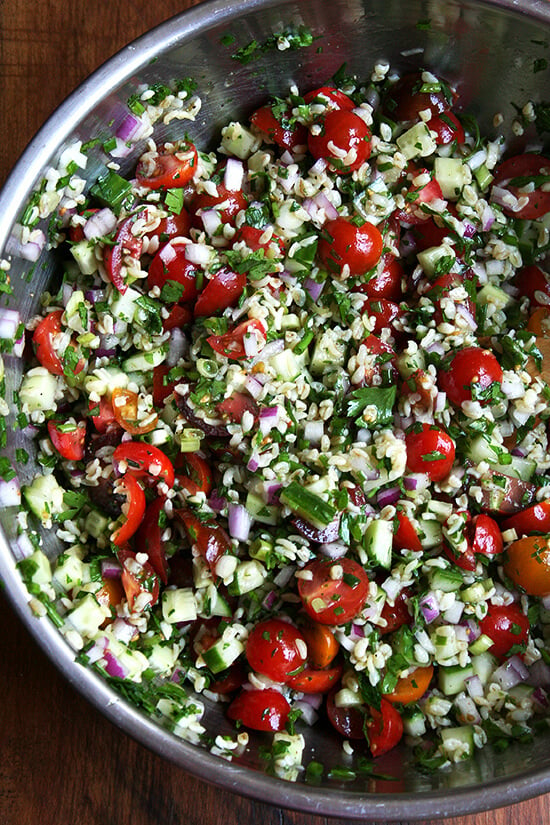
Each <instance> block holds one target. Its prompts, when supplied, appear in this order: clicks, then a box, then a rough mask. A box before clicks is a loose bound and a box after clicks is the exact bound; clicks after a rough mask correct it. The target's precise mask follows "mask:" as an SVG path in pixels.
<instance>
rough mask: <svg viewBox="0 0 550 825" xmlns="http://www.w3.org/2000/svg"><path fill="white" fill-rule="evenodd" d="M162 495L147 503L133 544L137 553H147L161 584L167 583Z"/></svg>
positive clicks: (164, 501)
mask: <svg viewBox="0 0 550 825" xmlns="http://www.w3.org/2000/svg"><path fill="white" fill-rule="evenodd" d="M165 503H166V499H165V498H164V497H163V496H159V497H158V498H155V499H153V501H152V502H151V503H150V504H148V505H147V507H146V510H145V514H144V516H143V520H142V522H141V524H140V526H139V528H138V530H137V532H136V534H135V537H134V546H135V548H136V551H137V552H138V553H147V555H148V556H149V564H150V565H151V567H152V568H153V570H154V571H155V573H156V574H157V576H158V577H159V578H160V580H161V582H162V583H163V584H167V583H168V562H167V559H166V548H165V542H164V541H163V539H162V534H163V532H164V519H165V516H166V512H165V509H164V505H165Z"/></svg>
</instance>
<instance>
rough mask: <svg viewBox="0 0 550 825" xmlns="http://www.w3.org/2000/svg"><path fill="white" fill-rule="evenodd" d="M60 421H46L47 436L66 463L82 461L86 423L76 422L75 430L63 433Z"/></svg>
mask: <svg viewBox="0 0 550 825" xmlns="http://www.w3.org/2000/svg"><path fill="white" fill-rule="evenodd" d="M61 426H62V422H61V421H53V420H50V421H48V435H49V437H50V441H51V442H52V444H53V446H54V447H55V449H56V450H57V452H58V453H59V455H61V456H63V458H66V459H67V460H68V461H82V459H83V458H84V444H85V442H86V422H85V421H78V422H77V423H76V425H75V429H74V430H71V431H70V432H63V430H62V429H60V427H61Z"/></svg>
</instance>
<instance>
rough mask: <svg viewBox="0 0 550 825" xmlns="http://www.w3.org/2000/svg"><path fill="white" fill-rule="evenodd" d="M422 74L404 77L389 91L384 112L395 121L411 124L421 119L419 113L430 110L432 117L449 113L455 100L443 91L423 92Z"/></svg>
mask: <svg viewBox="0 0 550 825" xmlns="http://www.w3.org/2000/svg"><path fill="white" fill-rule="evenodd" d="M422 85H423V81H422V73H421V72H413V73H411V74H406V75H403V77H401V78H399V80H398V81H397V82H396V83H394V84H393V86H391V87H390V88H389V89H388V93H387V95H386V97H385V100H384V111H385V112H386V113H387V114H388V116H389V117H390V118H391V119H392V120H395V121H399V122H404V123H409V122H411V121H413V120H418V119H419V113H420V112H423V111H425V110H426V109H429V110H430V112H431V113H432V115H434V116H435V115H438V114H441V112H448V111H449V109H450V108H451V105H452V103H453V102H454V101H453V100H449V99H448V98H447V96H446V95H445V94H444V92H443V91H433V92H421V91H420V89H421V88H422Z"/></svg>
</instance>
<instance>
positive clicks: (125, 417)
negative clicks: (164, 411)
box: [111, 387, 158, 435]
mask: <svg viewBox="0 0 550 825" xmlns="http://www.w3.org/2000/svg"><path fill="white" fill-rule="evenodd" d="M138 402H139V396H138V394H137V393H136V392H133V391H132V390H127V389H122V388H121V387H115V389H114V390H113V392H112V394H111V405H112V408H113V415H114V417H115V420H116V422H117V424H118V425H119V426H120V427H122V429H123V430H126V432H127V433H130V434H131V435H143V433H149V432H151V430H154V429H155V427H156V426H157V421H158V415H157V414H156V413H155V414H154V415H147V416H145V417H144V418H143V422H144V423H143V424H141V423H140V422H139V421H138V420H137V419H138Z"/></svg>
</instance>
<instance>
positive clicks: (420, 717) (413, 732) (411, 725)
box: [401, 705, 426, 736]
mask: <svg viewBox="0 0 550 825" xmlns="http://www.w3.org/2000/svg"><path fill="white" fill-rule="evenodd" d="M401 718H402V720H403V730H404V731H405V733H406V734H407V735H408V736H424V734H425V733H426V717H425V716H424V714H423V713H422V711H421V710H420V709H419V708H418V707H416V706H415V705H406V706H405V707H404V708H403V710H402V711H401Z"/></svg>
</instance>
